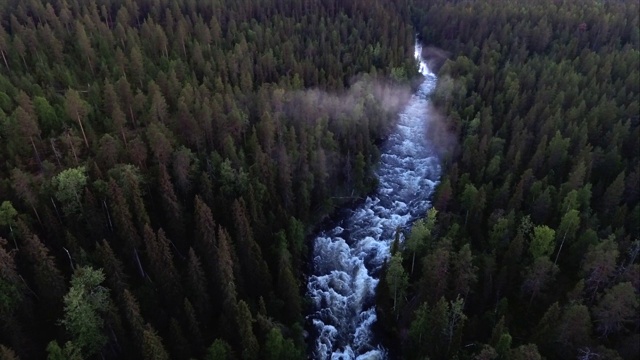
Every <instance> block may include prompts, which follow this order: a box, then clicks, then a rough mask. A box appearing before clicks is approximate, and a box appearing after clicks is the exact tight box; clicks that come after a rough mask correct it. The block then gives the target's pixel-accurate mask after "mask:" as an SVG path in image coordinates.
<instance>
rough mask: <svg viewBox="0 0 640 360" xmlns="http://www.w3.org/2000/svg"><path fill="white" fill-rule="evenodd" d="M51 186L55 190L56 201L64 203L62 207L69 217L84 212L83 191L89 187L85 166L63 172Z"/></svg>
mask: <svg viewBox="0 0 640 360" xmlns="http://www.w3.org/2000/svg"><path fill="white" fill-rule="evenodd" d="M51 185H52V186H53V187H54V189H55V193H54V195H55V197H56V199H58V201H60V202H62V207H63V209H64V211H65V213H66V214H67V215H68V216H72V215H76V214H77V213H78V212H82V190H83V188H84V187H85V186H86V185H87V175H86V168H85V167H84V166H81V167H77V168H70V169H66V170H63V171H61V172H60V173H59V174H58V175H56V176H55V177H54V178H53V179H51Z"/></svg>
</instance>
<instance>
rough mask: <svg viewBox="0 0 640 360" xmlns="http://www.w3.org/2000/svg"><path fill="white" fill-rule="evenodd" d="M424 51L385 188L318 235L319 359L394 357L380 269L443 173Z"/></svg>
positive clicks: (385, 170)
mask: <svg viewBox="0 0 640 360" xmlns="http://www.w3.org/2000/svg"><path fill="white" fill-rule="evenodd" d="M421 54H422V48H421V46H420V45H419V44H416V46H415V57H416V59H417V60H418V62H419V71H420V73H421V74H422V75H423V76H424V80H423V82H422V84H421V85H420V87H419V89H418V90H417V91H416V93H415V94H414V95H413V96H412V97H411V99H410V101H409V102H408V104H407V105H406V108H405V109H404V111H403V112H402V113H401V114H400V115H399V116H400V118H399V121H398V124H397V127H396V129H395V130H394V131H393V133H392V134H391V136H390V137H389V139H388V140H387V142H386V144H385V146H384V147H383V149H382V156H381V159H380V164H379V167H378V170H377V171H376V176H377V178H378V180H379V187H378V189H377V191H376V192H375V193H374V194H373V195H371V196H369V197H367V199H366V200H365V201H364V203H363V204H361V205H360V206H359V207H357V208H355V209H352V210H351V211H350V213H349V215H347V216H346V217H344V218H343V219H341V220H339V221H337V223H335V224H333V228H330V229H329V230H325V231H323V232H321V233H320V234H318V235H317V236H316V238H315V240H314V244H313V260H312V261H313V270H312V274H311V275H310V276H309V279H308V282H307V298H308V299H309V300H310V302H311V304H312V305H313V311H312V313H311V314H310V315H309V316H308V320H309V321H310V322H311V323H312V327H313V330H314V332H315V334H314V336H315V339H314V340H313V341H314V342H313V344H312V348H313V358H314V359H332V360H347V359H359V360H364V359H370V360H373V359H387V357H388V355H387V351H386V350H385V349H384V347H382V345H380V344H379V343H378V340H377V339H376V338H375V334H374V331H373V328H372V325H373V324H374V323H375V322H376V308H375V290H376V286H377V285H378V274H379V272H380V269H381V267H382V266H383V264H384V262H385V261H386V260H387V259H388V258H389V253H390V248H391V245H392V243H393V239H394V235H395V232H396V229H398V228H403V229H404V228H405V227H406V226H408V225H409V224H410V223H411V222H412V221H413V220H415V219H417V218H419V217H422V216H424V214H425V213H426V211H427V209H428V208H429V205H430V204H429V197H430V195H431V194H432V193H433V190H434V188H435V186H436V185H437V183H438V179H439V178H440V164H439V161H438V158H437V157H436V154H435V152H434V151H433V149H432V148H431V147H430V146H429V144H428V142H427V136H426V133H425V129H426V128H427V127H426V124H427V122H428V121H429V104H428V98H427V97H428V95H429V94H430V93H431V92H432V91H433V89H434V88H435V84H436V77H435V75H434V74H433V73H432V72H431V71H430V70H429V68H428V66H427V64H426V62H425V61H424V59H423V58H422V56H421Z"/></svg>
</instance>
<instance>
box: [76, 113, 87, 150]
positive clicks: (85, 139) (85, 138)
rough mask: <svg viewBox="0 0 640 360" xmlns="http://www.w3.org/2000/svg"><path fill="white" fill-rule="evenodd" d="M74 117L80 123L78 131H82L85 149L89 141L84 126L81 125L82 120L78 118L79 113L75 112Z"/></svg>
mask: <svg viewBox="0 0 640 360" xmlns="http://www.w3.org/2000/svg"><path fill="white" fill-rule="evenodd" d="M76 119H77V120H78V124H80V131H82V137H83V138H84V143H85V145H87V149H89V141H88V140H87V135H86V134H85V133H84V126H82V120H81V119H80V114H78V113H77V112H76Z"/></svg>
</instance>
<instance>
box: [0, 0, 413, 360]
mask: <svg viewBox="0 0 640 360" xmlns="http://www.w3.org/2000/svg"><path fill="white" fill-rule="evenodd" d="M414 39H415V30H414V29H413V27H412V26H411V22H410V15H409V8H408V7H407V6H406V4H405V3H404V2H403V1H376V2H371V1H365V0H346V1H345V0H339V1H338V0H336V1H321V0H310V1H286V0H284V1H283V0H261V1H255V0H241V1H238V0H228V1H227V0H208V1H200V0H180V1H176V0H170V1H169V0H126V1H118V0H97V1H79V0H61V1H57V0H52V1H44V0H28V1H22V0H8V1H2V3H1V5H0V144H1V146H0V159H1V161H0V204H1V206H0V237H1V238H0V319H1V321H0V344H1V345H0V358H1V359H3V360H4V359H17V358H18V357H19V358H21V359H36V358H46V357H48V358H49V359H52V360H53V359H116V358H118V359H168V358H172V359H189V358H199V359H236V358H237V359H257V358H262V359H298V358H302V357H304V356H305V341H304V338H303V326H304V323H303V312H304V310H303V309H304V300H303V298H302V295H301V294H302V291H301V288H302V285H303V284H304V274H303V272H302V271H303V268H304V259H305V256H306V248H307V246H308V244H305V241H304V240H305V235H306V234H307V233H308V231H309V230H310V229H311V228H312V227H313V224H316V223H317V222H318V221H319V220H320V219H321V218H322V217H323V216H326V215H327V214H330V213H331V212H332V210H333V209H334V208H335V207H336V206H337V205H339V204H341V203H344V202H346V201H349V199H352V198H354V197H357V196H359V195H361V194H364V193H366V192H367V191H369V190H370V189H372V188H374V187H375V179H373V178H372V175H371V169H372V167H373V166H374V165H375V163H376V160H377V158H378V156H379V155H378V148H377V146H378V145H379V144H380V143H381V141H382V140H383V139H384V137H385V135H386V134H387V132H388V131H389V129H390V128H391V125H392V124H393V121H394V120H395V119H396V116H395V114H396V113H397V111H398V110H399V109H400V107H401V106H402V103H403V99H404V98H403V94H409V89H408V86H407V84H408V81H407V80H409V79H411V78H413V77H415V76H416V75H417V67H416V64H415V60H414V59H413V57H412V54H413V43H414ZM403 89H404V90H403Z"/></svg>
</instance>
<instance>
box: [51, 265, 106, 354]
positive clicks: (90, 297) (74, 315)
mask: <svg viewBox="0 0 640 360" xmlns="http://www.w3.org/2000/svg"><path fill="white" fill-rule="evenodd" d="M103 281H104V273H103V272H102V269H98V270H95V269H93V268H91V267H79V268H77V269H76V271H75V272H74V274H73V277H72V278H71V289H69V292H68V293H67V294H66V295H65V296H64V312H65V313H64V318H63V319H62V320H61V321H60V322H61V323H62V324H63V325H64V327H65V329H66V330H67V332H69V334H71V336H72V338H73V343H74V344H75V346H77V347H78V348H79V349H80V351H81V352H82V355H83V356H86V357H90V356H91V355H93V354H95V353H97V352H98V351H100V349H101V348H102V347H103V346H104V344H105V343H106V341H107V338H106V336H105V335H104V333H103V329H102V327H103V323H104V320H103V318H102V314H103V313H104V312H105V311H106V310H107V306H108V303H109V291H108V289H107V288H105V287H103V286H101V285H100V284H101V283H102V282H103Z"/></svg>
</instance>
